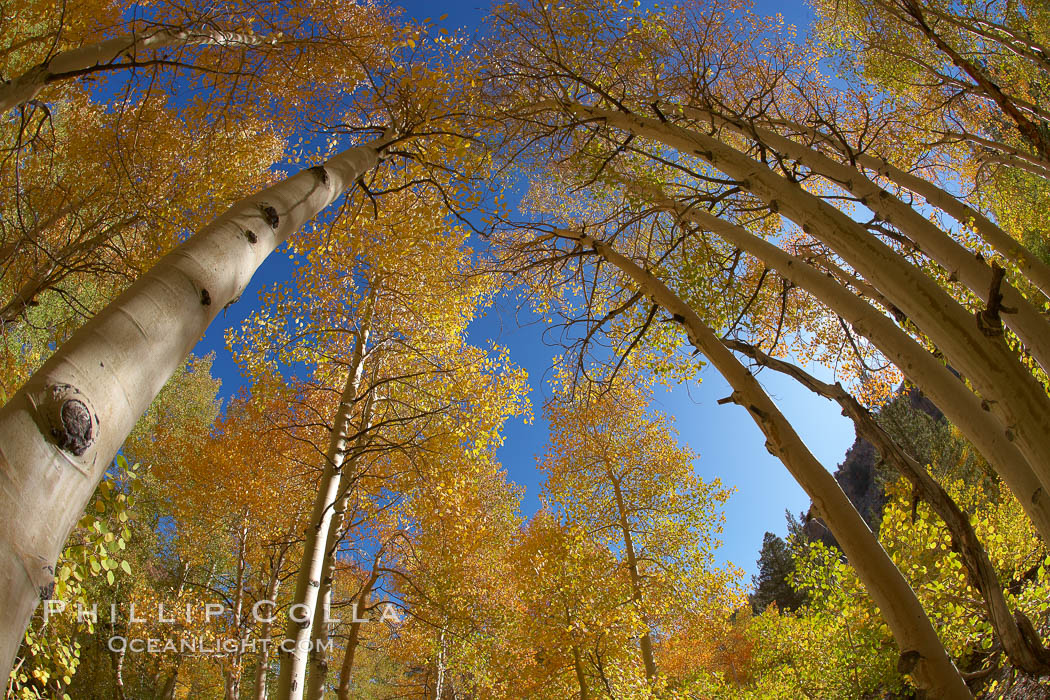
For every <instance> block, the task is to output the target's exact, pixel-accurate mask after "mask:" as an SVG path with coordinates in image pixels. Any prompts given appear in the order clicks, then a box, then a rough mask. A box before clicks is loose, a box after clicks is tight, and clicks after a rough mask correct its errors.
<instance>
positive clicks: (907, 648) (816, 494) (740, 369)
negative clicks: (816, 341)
mask: <svg viewBox="0 0 1050 700" xmlns="http://www.w3.org/2000/svg"><path fill="white" fill-rule="evenodd" d="M562 235H564V236H565V237H566V238H572V239H575V240H577V241H579V243H580V244H581V245H583V246H585V247H586V248H590V249H592V250H594V251H595V253H596V254H597V255H599V256H600V257H601V258H602V259H603V260H605V261H606V262H608V263H609V264H611V265H614V266H615V267H617V268H619V269H620V270H621V272H623V273H624V275H626V276H627V277H628V278H629V279H630V280H631V281H632V282H633V283H634V284H635V285H636V287H637V288H638V290H639V291H641V292H642V293H643V294H645V295H646V296H647V297H649V298H650V299H651V300H652V302H653V303H654V304H658V305H659V306H661V307H662V308H663V309H665V310H666V311H667V312H668V313H670V314H671V315H672V316H673V318H674V319H675V320H676V321H678V322H679V323H680V324H681V325H682V327H683V328H684V329H685V331H686V333H687V335H688V336H689V340H690V342H691V343H692V344H693V345H694V346H695V347H696V348H697V349H698V350H700V352H702V353H703V354H704V355H705V356H706V357H707V359H708V360H709V361H710V362H711V364H713V365H714V366H715V368H716V369H717V370H718V371H719V373H720V374H721V375H722V377H723V378H725V380H726V381H727V382H728V383H729V385H730V386H731V387H732V389H733V394H732V397H731V400H732V401H733V402H734V403H737V404H739V405H741V406H743V407H744V408H746V409H747V411H748V413H749V414H750V415H751V417H752V419H753V420H754V421H755V423H756V424H757V425H758V427H759V428H760V429H761V430H762V432H763V433H764V434H765V436H766V440H767V442H766V447H767V448H768V449H769V451H770V452H771V453H772V454H774V455H776V456H777V457H779V458H780V460H781V461H782V462H783V463H784V465H785V466H786V467H787V468H788V471H790V472H791V475H792V476H794V477H795V479H796V481H798V483H799V485H800V486H802V488H803V489H804V490H805V491H806V493H807V495H809V497H810V499H812V501H813V503H814V505H815V506H816V508H817V510H818V511H819V513H820V514H821V516H822V517H823V518H824V521H825V522H826V523H827V524H828V527H829V529H830V530H831V532H832V534H833V535H834V536H835V539H836V540H838V542H839V544H840V545H841V546H842V551H843V552H844V553H845V554H846V556H847V558H848V559H849V561H850V564H851V565H852V566H853V568H854V570H855V571H856V572H857V576H858V577H859V578H860V580H861V582H862V583H863V584H864V587H865V589H866V590H867V591H868V593H869V595H871V597H872V599H873V600H874V601H875V604H876V605H877V606H878V607H879V610H881V611H882V614H883V617H884V618H885V620H886V623H887V624H888V625H889V627H890V630H891V631H892V632H893V636H894V638H895V639H896V640H897V644H898V645H899V647H900V650H901V654H900V658H899V661H898V669H899V670H900V672H901V673H908V674H911V676H912V677H913V678H914V680H915V682H916V684H917V685H918V686H919V687H920V688H922V689H924V690H926V691H927V692H928V693H929V694H930V695H931V697H936V698H945V699H948V700H954V699H956V698H959V699H967V698H972V695H971V693H970V691H969V689H968V688H967V687H966V683H965V682H964V681H963V679H962V676H961V675H960V674H959V671H958V669H956V668H955V665H954V664H953V663H952V661H951V659H950V658H948V654H947V653H946V652H945V650H944V647H943V646H942V645H941V642H940V640H939V639H938V638H937V633H936V631H935V630H934V629H933V625H932V624H931V623H930V620H929V618H928V617H927V616H926V612H925V611H924V610H923V608H922V605H920V604H919V601H918V599H917V598H916V597H915V592H914V591H912V589H911V587H910V586H909V585H908V582H907V581H906V580H905V579H904V576H903V575H901V572H900V571H899V570H898V569H897V568H896V566H894V564H893V561H892V560H891V559H890V557H889V555H888V554H887V553H886V551H885V550H884V549H883V548H882V546H881V545H880V544H879V542H878V540H877V539H876V538H875V535H874V534H872V532H871V530H870V529H869V528H868V526H867V525H866V524H865V523H864V520H863V519H862V518H861V517H860V514H859V513H858V512H857V510H856V508H854V507H853V504H852V503H850V501H849V499H848V498H847V497H846V494H845V493H843V491H842V488H841V487H840V486H839V484H838V482H837V481H835V478H834V477H833V476H832V475H831V474H830V473H829V472H828V471H827V470H826V469H824V468H823V467H822V466H821V464H820V463H819V462H818V461H817V459H816V458H815V457H814V456H813V455H812V453H811V452H810V451H809V449H808V448H807V447H806V446H805V444H804V443H803V442H802V440H801V438H799V436H798V434H797V433H795V430H794V428H792V427H791V424H790V423H788V421H787V420H786V419H785V418H784V416H783V414H781V413H780V410H779V409H778V408H777V407H776V405H775V404H774V403H773V401H772V400H771V399H770V398H769V396H768V395H767V394H766V392H765V391H764V390H763V389H762V386H761V385H760V384H759V383H758V380H756V379H755V378H754V376H752V375H751V373H750V372H749V371H748V370H747V368H746V367H744V366H743V365H742V364H741V363H740V362H739V361H738V360H737V359H736V357H734V356H733V354H732V353H731V352H730V351H729V349H728V348H726V347H725V346H724V345H723V344H722V342H721V341H720V340H719V339H718V337H717V336H716V335H715V334H714V332H713V331H712V330H711V329H710V328H708V327H707V325H706V324H705V323H704V322H703V321H702V320H701V319H700V317H699V316H697V314H696V313H695V312H694V311H693V310H692V309H691V308H690V307H689V306H688V305H687V304H686V303H685V302H683V301H682V300H681V299H680V298H678V297H677V296H676V295H675V294H674V292H672V291H671V290H670V289H669V288H668V287H667V286H666V285H664V284H663V283H662V282H661V281H659V280H658V279H656V278H655V277H654V276H653V275H652V274H650V273H649V272H647V271H645V270H643V269H642V268H640V267H639V266H638V265H636V264H635V263H634V262H632V261H631V260H629V259H628V258H626V257H624V256H623V255H620V254H619V253H617V252H616V251H614V250H612V249H611V248H610V247H609V246H608V245H606V244H604V243H602V242H601V241H598V240H595V239H594V238H592V237H590V236H587V235H585V234H574V233H572V232H562Z"/></svg>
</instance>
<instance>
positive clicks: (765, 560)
mask: <svg viewBox="0 0 1050 700" xmlns="http://www.w3.org/2000/svg"><path fill="white" fill-rule="evenodd" d="M794 572H795V558H794V556H793V555H792V553H791V547H790V546H789V545H788V543H787V542H785V541H784V540H783V539H782V538H780V537H778V536H777V535H774V534H773V533H772V532H767V533H766V534H765V535H764V536H763V537H762V551H760V552H759V554H758V574H756V575H755V576H752V577H751V583H752V585H753V586H754V587H755V592H754V593H752V594H751V596H750V599H751V609H752V610H754V611H755V613H756V614H757V613H761V612H763V611H764V610H765V609H766V608H768V607H769V605H770V604H771V603H776V604H777V608H779V609H780V610H782V611H788V610H796V609H798V608H799V607H801V606H802V605H803V604H805V602H806V597H805V595H804V594H803V593H801V592H799V591H797V590H795V589H794V588H792V587H791V583H790V581H791V575H792V574H793V573H794Z"/></svg>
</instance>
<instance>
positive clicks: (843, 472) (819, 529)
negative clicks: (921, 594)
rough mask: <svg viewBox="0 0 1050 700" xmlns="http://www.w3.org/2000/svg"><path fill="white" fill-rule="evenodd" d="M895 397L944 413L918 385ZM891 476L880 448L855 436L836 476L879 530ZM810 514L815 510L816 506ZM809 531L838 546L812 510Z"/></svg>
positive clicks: (926, 410)
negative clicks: (884, 464)
mask: <svg viewBox="0 0 1050 700" xmlns="http://www.w3.org/2000/svg"><path fill="white" fill-rule="evenodd" d="M893 401H907V402H908V403H909V405H910V407H911V408H913V409H915V410H918V411H922V412H923V413H925V414H926V415H928V416H930V417H931V418H933V419H934V420H940V419H941V418H943V417H944V414H943V413H941V411H940V410H939V409H938V408H937V407H936V406H934V405H933V402H931V401H930V400H929V399H928V398H926V397H925V396H924V395H923V394H922V393H921V392H919V391H918V390H917V389H913V388H906V387H904V386H901V388H900V389H898V390H897V396H896V397H895V398H894V399H893ZM887 478H888V479H894V478H896V474H886V473H885V472H884V467H883V466H882V463H881V458H880V457H879V453H878V451H877V450H876V449H875V447H874V445H872V444H871V443H870V442H868V441H867V440H865V439H863V438H857V439H856V440H854V442H853V445H852V446H851V447H850V448H849V449H848V450H846V458H845V459H844V460H842V463H841V464H840V465H839V466H838V469H836V470H835V480H836V481H838V482H839V485H840V486H841V487H842V490H843V491H844V492H845V493H846V496H847V497H848V498H849V500H850V502H852V503H853V505H854V507H856V509H857V511H858V512H859V513H860V516H861V517H862V518H864V522H866V523H867V524H868V527H870V528H871V529H872V530H873V531H874V532H878V531H879V521H880V520H881V516H882V507H883V506H884V505H885V504H886V490H885V481H886V479H887ZM810 514H813V510H812V508H810ZM805 533H806V535H807V536H808V537H809V538H810V539H811V540H820V541H821V542H823V543H824V544H826V545H828V546H830V547H836V548H837V547H838V543H837V542H836V541H835V538H834V537H833V536H832V535H831V532H830V531H829V530H828V528H827V526H826V525H825V524H824V521H822V520H820V519H819V518H816V517H811V515H809V514H807V516H806V518H805Z"/></svg>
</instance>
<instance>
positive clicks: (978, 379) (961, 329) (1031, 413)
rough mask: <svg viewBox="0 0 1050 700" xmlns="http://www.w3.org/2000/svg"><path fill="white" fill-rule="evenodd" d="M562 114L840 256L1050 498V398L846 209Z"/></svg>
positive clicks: (588, 116) (745, 164)
mask: <svg viewBox="0 0 1050 700" xmlns="http://www.w3.org/2000/svg"><path fill="white" fill-rule="evenodd" d="M562 109H563V110H564V111H565V112H567V113H568V114H570V115H571V116H572V117H573V118H575V119H577V120H581V121H587V120H590V121H598V120H600V121H603V122H605V123H606V124H608V125H610V126H612V127H614V128H618V129H622V130H624V131H627V132H629V133H633V134H635V135H636V136H641V137H644V138H650V139H653V140H655V141H658V142H661V143H663V144H665V145H667V146H669V147H671V148H675V149H678V150H680V151H681V152H683V153H688V154H690V155H693V156H697V157H700V158H702V159H703V160H705V161H707V162H708V163H710V164H711V165H712V166H714V167H715V168H717V169H718V170H720V171H722V172H723V173H725V174H726V175H728V176H730V177H732V178H734V179H735V180H738V181H739V182H741V183H743V185H744V186H745V187H746V188H747V189H748V191H750V192H751V193H752V194H753V195H755V196H756V197H758V198H759V199H760V200H762V201H763V202H764V203H765V204H766V205H767V206H769V207H770V208H771V209H773V210H775V211H779V212H781V213H782V214H783V215H784V216H786V217H787V218H788V219H790V220H792V221H794V222H795V223H796V224H798V225H799V226H801V227H802V228H803V230H805V231H806V232H807V233H809V234H810V235H811V236H813V237H814V238H816V239H817V240H819V241H821V242H822V243H824V244H825V245H827V246H828V247H829V248H831V249H832V250H834V251H835V252H836V253H837V254H838V255H839V256H841V257H842V259H843V260H845V261H846V262H847V263H848V264H849V265H850V266H852V267H853V268H854V269H855V270H857V272H859V273H860V274H861V275H862V276H863V277H864V278H865V279H866V280H867V281H868V282H869V283H871V284H872V286H874V287H875V288H876V289H878V290H879V292H881V293H882V294H884V295H885V296H886V298H888V299H889V300H890V301H891V302H892V303H893V304H894V305H896V306H897V307H898V308H899V309H901V310H902V311H903V312H904V313H905V314H906V315H907V316H908V317H909V318H910V319H911V320H912V321H913V322H914V323H915V324H916V325H917V326H918V327H919V328H920V329H921V330H922V331H923V332H924V333H926V334H927V336H928V337H929V338H930V339H931V340H932V341H933V342H934V343H935V344H936V345H937V347H938V348H939V349H940V350H941V351H942V352H943V353H944V355H945V357H947V358H948V360H949V362H951V364H952V365H953V366H954V367H955V368H956V369H958V370H959V371H960V372H962V374H963V375H964V376H965V377H966V378H967V379H968V380H969V381H970V382H972V384H973V386H974V388H975V390H976V391H978V392H979V393H980V395H981V396H982V397H983V398H984V399H986V400H987V405H988V407H989V410H991V411H992V412H993V413H995V414H996V415H998V416H999V418H1000V419H1001V420H1002V422H1003V424H1004V425H1005V426H1007V428H1006V429H1007V431H1008V433H1007V436H1008V438H1010V439H1012V440H1013V441H1015V442H1016V444H1017V445H1018V448H1019V449H1020V450H1021V451H1022V453H1023V454H1025V456H1026V458H1027V461H1028V463H1029V464H1030V465H1031V466H1032V468H1033V469H1034V470H1035V471H1036V476H1037V477H1038V478H1039V481H1040V483H1041V485H1042V487H1043V490H1044V492H1050V397H1048V396H1047V394H1046V391H1045V390H1044V389H1043V387H1042V385H1041V384H1039V382H1038V381H1036V379H1035V378H1034V377H1033V376H1032V375H1031V373H1029V372H1028V370H1027V369H1026V368H1025V367H1024V366H1023V365H1022V364H1021V363H1020V361H1019V360H1018V358H1017V356H1016V355H1015V354H1014V353H1013V352H1012V351H1011V350H1010V349H1009V348H1008V347H1007V346H1006V344H1005V342H1004V341H1003V340H1002V338H995V337H987V336H985V335H984V334H983V333H982V332H981V330H980V329H979V327H978V325H977V323H976V320H975V318H974V316H973V315H972V314H971V313H970V312H968V311H967V310H966V309H964V308H963V307H962V306H961V305H959V304H958V303H957V302H956V301H955V300H954V299H952V298H951V296H949V295H948V293H947V292H945V291H944V290H943V289H942V288H941V287H940V286H939V285H938V283H937V282H936V281H935V280H933V279H932V278H930V277H928V276H927V275H926V274H925V273H923V271H922V270H919V269H918V268H916V267H914V266H913V265H911V263H909V262H908V261H907V260H906V259H905V258H903V257H902V256H901V255H900V254H898V253H897V252H895V251H894V250H892V249H891V248H890V247H889V246H887V245H885V244H884V243H882V241H880V240H878V238H876V237H875V236H874V235H872V234H870V233H869V232H868V231H867V230H866V229H865V228H864V227H863V226H861V225H860V224H858V223H857V222H856V221H853V220H852V219H851V218H849V216H847V215H846V214H845V213H843V212H842V211H839V210H838V209H836V208H835V207H833V206H831V205H829V204H828V203H827V202H825V201H823V200H821V199H820V198H819V197H816V196H815V195H812V194H810V193H809V192H806V191H804V190H803V189H802V188H801V187H800V186H799V185H798V184H797V183H793V182H790V181H789V180H787V179H785V178H783V177H781V176H780V175H778V174H776V173H775V172H773V171H772V170H770V169H769V168H768V167H767V166H766V165H764V164H762V163H759V162H757V161H755V160H754V159H752V158H750V157H749V156H747V155H745V154H743V153H741V152H740V151H737V150H736V149H734V148H733V147H732V146H729V145H728V144H726V143H724V142H722V141H720V140H718V139H716V138H714V137H712V136H709V135H707V134H705V133H702V132H698V131H689V130H686V129H682V128H680V127H676V126H673V125H671V124H668V123H663V122H660V121H657V120H655V119H646V118H644V117H640V116H638V115H635V114H628V113H624V112H619V111H614V110H606V109H599V108H595V107H589V106H587V105H582V104H579V103H565V104H563V105H562Z"/></svg>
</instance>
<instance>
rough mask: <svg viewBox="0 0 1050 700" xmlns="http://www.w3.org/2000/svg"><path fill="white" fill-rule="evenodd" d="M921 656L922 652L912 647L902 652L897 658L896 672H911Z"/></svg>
mask: <svg viewBox="0 0 1050 700" xmlns="http://www.w3.org/2000/svg"><path fill="white" fill-rule="evenodd" d="M921 658H922V654H920V653H919V652H917V651H915V650H914V649H912V650H910V651H906V652H904V653H902V654H901V655H900V657H899V658H898V659H897V673H911V672H912V670H913V669H914V668H915V667H916V666H917V665H918V664H919V659H921Z"/></svg>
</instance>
